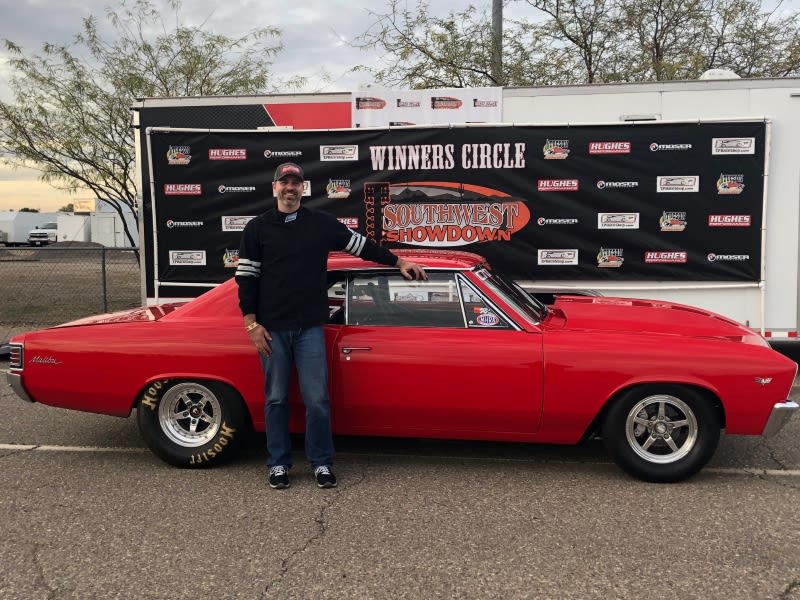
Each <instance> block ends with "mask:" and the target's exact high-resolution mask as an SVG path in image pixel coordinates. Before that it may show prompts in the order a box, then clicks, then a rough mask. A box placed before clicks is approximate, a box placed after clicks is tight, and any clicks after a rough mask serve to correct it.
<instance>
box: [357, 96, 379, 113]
mask: <svg viewBox="0 0 800 600" xmlns="http://www.w3.org/2000/svg"><path fill="white" fill-rule="evenodd" d="M383 108H386V100H383V99H382V98H371V97H366V98H356V110H381V109H383Z"/></svg>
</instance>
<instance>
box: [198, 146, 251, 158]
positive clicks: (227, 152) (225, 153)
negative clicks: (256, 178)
mask: <svg viewBox="0 0 800 600" xmlns="http://www.w3.org/2000/svg"><path fill="white" fill-rule="evenodd" d="M208 160H247V148H209V149H208Z"/></svg>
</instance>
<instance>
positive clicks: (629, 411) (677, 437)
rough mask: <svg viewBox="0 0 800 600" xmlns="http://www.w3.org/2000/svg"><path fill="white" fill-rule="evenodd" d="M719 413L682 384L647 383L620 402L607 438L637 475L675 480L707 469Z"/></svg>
mask: <svg viewBox="0 0 800 600" xmlns="http://www.w3.org/2000/svg"><path fill="white" fill-rule="evenodd" d="M719 437H720V420H719V416H718V414H717V412H716V410H715V408H714V406H713V405H712V403H711V402H709V401H708V400H707V399H705V398H703V397H702V396H701V395H700V394H699V393H697V392H696V391H694V390H692V389H690V388H688V387H685V386H680V385H662V386H646V387H640V388H635V389H632V390H629V391H628V392H626V393H624V394H623V395H622V396H620V397H619V398H617V399H616V400H615V401H614V404H613V405H612V406H611V408H610V410H609V411H608V413H607V414H606V417H605V420H604V422H603V442H604V444H605V446H606V449H607V450H608V452H609V454H610V455H611V456H612V457H613V458H614V460H615V461H616V463H617V464H618V465H619V466H620V467H621V468H622V469H624V470H625V471H626V472H628V473H630V474H631V475H633V476H634V477H638V478H639V479H643V480H645V481H653V482H674V481H681V480H683V479H686V478H688V477H691V476H692V475H694V474H695V473H697V472H698V471H699V470H700V469H702V468H703V467H704V466H705V465H706V463H708V461H709V460H710V459H711V457H712V456H713V454H714V451H715V450H716V449H717V445H718V444H719Z"/></svg>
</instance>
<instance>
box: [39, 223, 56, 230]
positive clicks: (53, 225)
mask: <svg viewBox="0 0 800 600" xmlns="http://www.w3.org/2000/svg"><path fill="white" fill-rule="evenodd" d="M40 229H58V224H56V223H45V224H44V225H42V226H41V227H40Z"/></svg>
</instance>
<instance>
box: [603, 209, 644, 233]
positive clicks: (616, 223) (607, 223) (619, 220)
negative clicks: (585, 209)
mask: <svg viewBox="0 0 800 600" xmlns="http://www.w3.org/2000/svg"><path fill="white" fill-rule="evenodd" d="M597 228H598V229H639V213H621V212H619V213H598V214H597Z"/></svg>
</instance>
